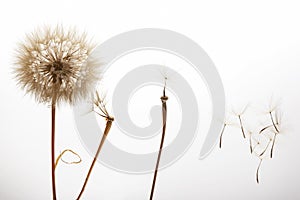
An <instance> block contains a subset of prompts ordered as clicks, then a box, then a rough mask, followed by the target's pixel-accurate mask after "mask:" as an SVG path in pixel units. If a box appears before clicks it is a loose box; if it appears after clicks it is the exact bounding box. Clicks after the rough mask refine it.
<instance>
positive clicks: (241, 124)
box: [232, 105, 248, 138]
mask: <svg viewBox="0 0 300 200" xmlns="http://www.w3.org/2000/svg"><path fill="white" fill-rule="evenodd" d="M247 108H248V105H247V106H245V107H244V109H243V110H242V111H241V112H239V113H237V112H235V111H232V112H233V113H234V114H235V115H236V116H237V117H238V119H239V124H240V128H241V130H242V134H243V138H246V135H245V129H244V125H243V121H242V117H241V116H242V115H243V114H244V113H245V111H246V110H247Z"/></svg>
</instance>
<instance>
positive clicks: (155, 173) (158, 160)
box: [150, 77, 168, 200]
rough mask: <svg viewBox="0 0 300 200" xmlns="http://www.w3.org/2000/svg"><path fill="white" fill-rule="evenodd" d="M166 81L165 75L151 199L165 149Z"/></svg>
mask: <svg viewBox="0 0 300 200" xmlns="http://www.w3.org/2000/svg"><path fill="white" fill-rule="evenodd" d="M166 82H167V77H165V85H164V89H163V96H162V97H160V99H161V103H162V117H163V130H162V137H161V142H160V147H159V152H158V156H157V161H156V166H155V171H154V177H153V182H152V187H151V194H150V200H152V199H153V195H154V189H155V183H156V177H157V173H158V167H159V162H160V157H161V153H162V149H163V145H164V139H165V133H166V124H167V100H168V97H167V96H166Z"/></svg>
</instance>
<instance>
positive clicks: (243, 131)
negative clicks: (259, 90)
mask: <svg viewBox="0 0 300 200" xmlns="http://www.w3.org/2000/svg"><path fill="white" fill-rule="evenodd" d="M238 117H239V121H240V126H241V130H242V133H243V137H244V138H246V135H245V130H244V126H243V123H242V118H241V115H238Z"/></svg>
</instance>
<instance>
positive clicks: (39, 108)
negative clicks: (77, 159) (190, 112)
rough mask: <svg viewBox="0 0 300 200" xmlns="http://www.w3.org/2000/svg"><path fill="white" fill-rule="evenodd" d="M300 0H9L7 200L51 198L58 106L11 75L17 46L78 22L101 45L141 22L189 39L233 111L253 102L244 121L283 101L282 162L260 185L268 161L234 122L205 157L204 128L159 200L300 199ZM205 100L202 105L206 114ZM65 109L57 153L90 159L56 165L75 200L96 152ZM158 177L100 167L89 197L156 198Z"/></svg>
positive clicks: (2, 178)
mask: <svg viewBox="0 0 300 200" xmlns="http://www.w3.org/2000/svg"><path fill="white" fill-rule="evenodd" d="M298 4H299V3H298V1H289V0H285V1H275V0H273V1H262V0H260V1H258V0H253V1H241V0H230V1H221V0H211V1H159V0H152V1H140V0H136V1H113V0H110V1H74V0H73V1H71V0H69V1H66V0H60V1H58V0H52V1H37V0H36V1H32V0H30V1H15V0H10V1H2V2H1V5H0V15H1V18H0V22H1V37H0V91H1V104H0V111H1V112H0V119H1V126H0V159H1V160H0V199H31V200H33V199H39V200H40V199H51V179H50V109H49V108H48V107H47V106H45V105H38V104H36V103H35V101H34V99H33V98H31V97H29V96H24V92H23V91H21V90H20V89H19V88H18V87H17V86H16V81H15V80H13V75H12V73H11V72H12V67H13V62H14V50H15V48H16V44H17V42H19V41H21V40H22V39H23V38H24V34H25V33H29V32H31V31H32V30H33V29H34V28H35V27H37V26H40V25H43V24H50V25H55V24H57V23H61V24H64V25H74V26H77V27H79V29H81V30H85V31H87V32H88V34H89V35H90V36H93V37H94V41H96V42H98V43H101V42H103V41H105V40H106V39H108V38H110V37H112V36H114V35H116V34H119V33H122V32H124V31H129V30H132V29H137V28H149V27H150V28H164V29H170V30H173V31H176V32H179V33H182V34H184V35H186V36H187V37H189V38H191V39H193V40H194V41H196V42H197V43H198V44H199V45H200V46H201V47H202V48H204V50H205V51H206V52H207V53H208V55H209V56H210V57H211V58H212V60H213V61H214V63H215V64H216V66H217V68H218V70H219V73H220V76H221V78H222V80H223V83H224V87H225V93H226V98H227V103H228V107H229V108H230V109H229V111H230V110H231V107H232V106H233V107H236V108H239V107H242V106H243V105H246V104H247V103H250V106H249V110H252V115H249V116H247V113H246V114H245V116H244V117H245V118H247V121H248V122H249V126H250V128H251V129H252V128H253V129H255V128H256V127H252V124H255V123H256V122H257V121H258V118H264V114H263V112H264V111H265V110H266V109H267V106H268V103H269V102H270V97H271V96H273V99H275V100H278V102H281V103H280V107H281V109H282V111H283V112H284V118H283V124H284V129H283V134H282V135H279V137H278V138H277V139H278V140H277V142H276V146H275V152H274V158H273V159H272V160H270V159H269V160H266V161H264V162H263V165H262V168H261V174H260V178H261V184H259V185H258V184H256V182H255V170H256V166H257V164H258V162H259V160H258V159H257V158H256V157H255V156H251V155H250V153H249V149H248V148H249V147H248V144H247V141H246V140H243V139H242V136H241V133H240V130H239V129H238V128H237V127H235V126H231V127H230V128H229V129H227V130H226V132H225V134H224V143H223V148H222V149H221V150H220V149H218V148H215V149H214V151H213V152H212V154H211V155H210V156H209V157H208V158H206V159H205V160H203V161H200V160H198V155H199V150H200V147H201V144H202V142H203V139H204V134H199V137H197V138H196V140H195V142H194V144H193V145H192V147H191V148H190V149H189V151H188V152H187V153H186V155H185V156H184V157H183V158H182V159H180V160H179V161H178V162H177V163H175V164H174V165H172V166H171V167H169V168H167V169H166V170H163V171H161V172H160V173H159V177H158V179H157V188H156V193H155V199H157V200H165V199H176V200H177V199H190V200H197V199H205V200H212V199H274V200H275V199H291V200H293V199H299V198H300V193H299V184H300V173H299V168H300V161H299V154H298V153H299V152H300V151H299V150H300V149H299V148H300V147H299V141H300V132H299V128H298V124H299V119H300V114H299V113H300V107H299V101H300V96H299V94H298V93H299V89H298V86H299V83H300V79H299V77H300V71H299V65H300V56H299V55H300V47H299V45H300V28H299V19H300V12H299V9H300V5H298ZM161 62H162V63H159V64H164V63H163V62H166V63H168V62H171V61H168V60H163V61H161ZM145 64H147V63H145ZM191 76H192V75H191ZM159 89H160V88H158V90H157V91H159V92H160V90H159ZM153 94H154V93H153ZM159 95H160V93H159ZM158 98H159V96H158ZM204 98H205V97H204ZM135 100H136V101H138V99H135ZM205 102H206V101H204V102H199V107H200V112H201V107H202V108H205V107H206V105H205ZM148 103H149V102H148ZM206 103H207V102H206ZM208 104H209V102H208ZM130 109H132V110H134V108H133V107H130ZM175 110H176V109H175ZM202 113H206V111H202ZM253 113H254V114H253ZM229 114H230V112H229ZM57 115H58V116H57V153H58V152H59V151H60V150H63V149H64V148H72V149H73V150H75V151H76V152H78V153H79V154H80V155H81V157H82V158H83V163H81V164H80V165H76V166H67V165H64V164H61V165H60V166H59V167H60V168H58V170H57V190H58V196H59V199H75V196H76V195H77V194H78V192H79V188H80V187H81V185H82V182H83V180H84V177H85V173H86V171H87V168H88V167H89V164H90V161H91V157H90V155H89V154H88V153H87V152H86V150H85V148H83V146H82V144H81V142H80V139H79V138H78V134H77V133H76V128H75V124H74V120H73V115H72V109H71V108H70V107H68V106H62V107H60V108H59V111H58V113H57ZM207 118H209V112H207ZM232 118H233V119H234V120H235V121H234V122H236V119H235V118H234V116H233V117H232ZM205 127H207V124H206V125H205V124H204V128H203V129H202V130H205ZM200 129H201V127H200ZM202 132H205V131H202ZM113 133H114V131H112V132H111V134H113ZM157 142H158V140H157ZM157 146H158V143H157ZM124 148H126V147H124ZM151 181H152V175H151V174H148V175H128V174H122V173H119V172H115V171H113V170H111V169H108V168H106V167H104V166H101V165H100V164H98V165H96V167H95V169H94V171H93V174H92V177H91V179H90V182H89V183H88V186H87V188H86V192H85V193H84V198H83V199H108V200H122V199H125V200H143V199H147V198H148V196H149V192H150V186H151Z"/></svg>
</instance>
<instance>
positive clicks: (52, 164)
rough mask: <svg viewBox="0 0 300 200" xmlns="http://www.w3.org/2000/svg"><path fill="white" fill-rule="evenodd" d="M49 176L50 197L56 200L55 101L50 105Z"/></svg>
mask: <svg viewBox="0 0 300 200" xmlns="http://www.w3.org/2000/svg"><path fill="white" fill-rule="evenodd" d="M51 176H52V196H53V200H56V186H55V101H52V105H51Z"/></svg>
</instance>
